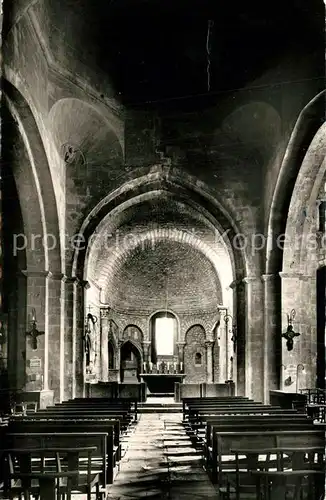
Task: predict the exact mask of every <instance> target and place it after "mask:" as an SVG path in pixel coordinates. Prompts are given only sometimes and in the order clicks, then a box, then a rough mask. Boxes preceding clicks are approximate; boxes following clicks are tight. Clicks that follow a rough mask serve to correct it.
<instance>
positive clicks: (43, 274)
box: [21, 269, 51, 278]
mask: <svg viewBox="0 0 326 500" xmlns="http://www.w3.org/2000/svg"><path fill="white" fill-rule="evenodd" d="M21 273H22V274H23V275H24V276H26V278H47V277H48V276H49V275H50V274H51V273H50V271H36V270H29V269H22V270H21Z"/></svg>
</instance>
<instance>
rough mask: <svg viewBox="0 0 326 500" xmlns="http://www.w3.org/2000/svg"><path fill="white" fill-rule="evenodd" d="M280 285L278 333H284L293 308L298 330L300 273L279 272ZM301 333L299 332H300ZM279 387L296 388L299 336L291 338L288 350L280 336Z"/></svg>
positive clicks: (294, 322)
mask: <svg viewBox="0 0 326 500" xmlns="http://www.w3.org/2000/svg"><path fill="white" fill-rule="evenodd" d="M279 275H280V277H281V282H282V283H281V286H282V329H281V332H280V335H282V333H285V332H286V330H287V327H288V319H287V315H288V314H291V311H292V310H293V309H294V310H295V311H296V316H295V318H294V321H293V329H294V330H295V331H299V332H300V324H299V320H300V314H301V300H300V298H301V297H300V290H301V276H302V275H301V273H285V272H281V273H279ZM300 333H301V332H300ZM281 341H282V347H281V377H282V379H281V389H282V390H283V391H286V392H294V391H295V389H296V371H297V365H298V364H299V363H301V362H302V361H301V337H295V338H294V340H293V349H292V350H291V351H288V349H287V346H286V339H285V338H282V337H281Z"/></svg>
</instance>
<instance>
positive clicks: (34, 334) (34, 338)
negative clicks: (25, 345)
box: [26, 309, 45, 351]
mask: <svg viewBox="0 0 326 500" xmlns="http://www.w3.org/2000/svg"><path fill="white" fill-rule="evenodd" d="M44 333H45V332H41V331H39V330H38V329H37V321H36V313H35V309H32V327H31V329H30V331H29V332H26V335H28V336H30V337H31V339H32V349H33V350H34V351H36V349H37V337H39V336H40V335H44Z"/></svg>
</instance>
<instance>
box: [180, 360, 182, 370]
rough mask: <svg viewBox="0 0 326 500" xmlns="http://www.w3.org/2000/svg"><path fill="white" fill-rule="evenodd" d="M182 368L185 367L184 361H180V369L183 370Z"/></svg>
mask: <svg viewBox="0 0 326 500" xmlns="http://www.w3.org/2000/svg"><path fill="white" fill-rule="evenodd" d="M182 369H183V363H182V361H180V371H181V372H182Z"/></svg>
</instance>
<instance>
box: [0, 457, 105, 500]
mask: <svg viewBox="0 0 326 500" xmlns="http://www.w3.org/2000/svg"><path fill="white" fill-rule="evenodd" d="M96 450H97V448H96V447H85V448H83V447H77V448H76V447H75V448H62V447H60V448H34V447H33V448H18V449H17V448H14V449H12V448H10V449H2V450H0V460H1V466H2V473H3V481H4V488H3V494H4V496H5V497H6V496H9V497H10V498H14V497H16V495H19V496H20V495H21V494H24V498H26V495H27V498H29V495H30V494H32V495H33V496H36V497H38V496H40V497H41V498H42V499H47V500H48V499H51V498H53V499H54V498H57V496H56V494H60V495H65V497H66V498H67V497H68V498H69V496H70V494H71V491H72V490H74V491H78V492H79V493H84V494H86V495H87V500H90V499H91V492H92V488H94V487H95V493H96V498H97V499H100V498H102V496H103V495H102V494H100V478H99V474H98V473H92V468H91V465H92V453H95V452H96ZM83 459H85V460H86V463H84V464H83V467H81V464H82V460H83ZM60 474H61V475H60ZM59 478H60V479H63V478H66V479H68V481H67V483H66V484H65V483H63V482H62V481H58V479H59ZM17 479H18V480H20V483H17ZM35 483H36V484H35Z"/></svg>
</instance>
